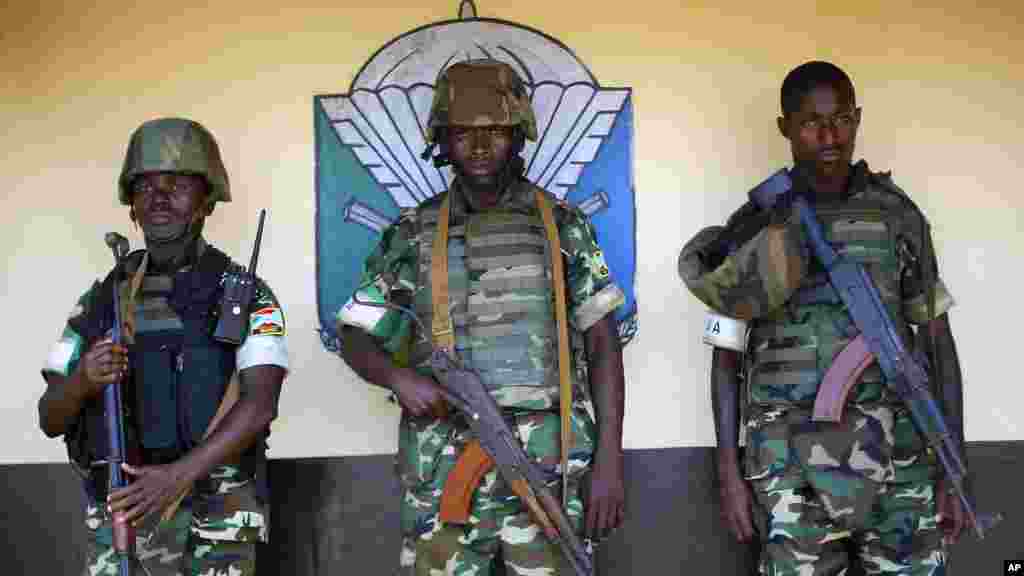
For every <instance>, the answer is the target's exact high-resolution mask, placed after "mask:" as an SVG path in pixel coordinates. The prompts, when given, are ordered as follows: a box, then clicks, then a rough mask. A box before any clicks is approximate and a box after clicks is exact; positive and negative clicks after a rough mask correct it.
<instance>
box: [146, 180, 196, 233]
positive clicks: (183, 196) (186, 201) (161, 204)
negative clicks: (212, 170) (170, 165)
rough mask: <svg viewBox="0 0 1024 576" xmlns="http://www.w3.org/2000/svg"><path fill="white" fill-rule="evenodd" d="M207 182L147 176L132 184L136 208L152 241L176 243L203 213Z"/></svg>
mask: <svg viewBox="0 0 1024 576" xmlns="http://www.w3.org/2000/svg"><path fill="white" fill-rule="evenodd" d="M205 201H206V181H205V180H204V179H203V178H202V177H201V176H196V175H192V174H175V173H169V172H147V173H145V174H140V175H139V176H138V177H137V178H136V179H135V180H134V181H133V182H132V208H133V209H134V211H135V218H136V220H137V221H138V223H139V225H140V226H142V230H143V232H145V235H146V238H147V239H149V240H156V241H160V240H173V239H175V238H177V237H179V236H180V235H181V234H182V233H183V232H184V231H185V230H186V229H187V228H188V225H189V224H190V223H191V222H192V221H193V219H196V218H201V217H203V216H205V213H202V212H201V211H202V210H203V207H204V206H205Z"/></svg>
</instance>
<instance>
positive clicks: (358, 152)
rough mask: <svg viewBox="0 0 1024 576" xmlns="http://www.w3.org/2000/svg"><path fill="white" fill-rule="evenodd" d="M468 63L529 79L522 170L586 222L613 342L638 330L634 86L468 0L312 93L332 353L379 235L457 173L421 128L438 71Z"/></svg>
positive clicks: (320, 267) (323, 296) (323, 305)
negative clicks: (601, 273) (614, 302)
mask: <svg viewBox="0 0 1024 576" xmlns="http://www.w3.org/2000/svg"><path fill="white" fill-rule="evenodd" d="M473 58H494V59H498V60H502V61H504V62H507V63H509V64H510V65H512V66H513V67H514V68H515V69H516V71H517V72H519V74H520V76H521V77H522V78H523V80H524V82H525V83H526V84H527V90H528V91H529V92H530V98H531V102H532V104H533V107H534V111H535V114H536V116H537V123H538V134H539V137H538V140H537V142H527V144H526V147H525V149H524V151H523V157H524V159H525V161H526V177H527V178H529V179H530V180H531V181H532V182H534V183H535V184H537V185H538V186H541V187H543V188H545V189H547V190H548V191H549V192H551V193H552V194H554V195H555V196H557V197H558V198H560V199H563V200H565V201H567V202H568V203H570V204H573V205H576V206H578V207H579V208H580V209H581V210H582V211H583V212H585V213H586V214H587V215H588V216H589V217H590V220H591V222H593V224H594V227H595V228H596V230H597V236H598V242H599V243H600V244H601V249H602V250H603V251H604V253H605V257H606V258H607V260H608V266H609V268H610V271H611V275H612V277H613V278H614V279H615V281H616V283H617V284H619V286H621V287H622V289H623V291H624V292H625V294H626V305H625V306H623V307H622V308H620V309H619V311H618V313H617V319H618V321H619V334H620V337H621V339H622V341H623V343H624V344H625V343H628V342H629V341H630V340H631V339H632V338H633V336H634V335H635V334H636V331H637V304H636V293H635V286H634V278H635V273H636V202H635V190H634V185H633V101H632V90H631V89H630V88H609V87H606V86H602V85H601V84H600V83H599V82H598V81H597V79H596V78H595V77H594V75H593V74H592V73H591V72H590V70H589V69H588V68H587V67H586V65H584V64H583V63H582V62H581V61H580V60H579V58H577V57H576V55H575V54H574V53H573V52H572V50H570V49H569V48H568V47H567V46H565V45H564V44H562V43H561V42H559V41H558V40H556V39H554V38H552V37H550V36H548V35H546V34H544V33H543V32H541V31H539V30H536V29H533V28H530V27H528V26H526V25H523V24H519V23H515V22H509V21H505V20H498V19H493V18H481V17H478V16H477V12H476V6H475V5H474V4H473V2H471V1H469V0H464V1H463V2H462V3H461V4H460V5H459V7H458V18H457V19H453V20H444V21H440V22H434V23H432V24H428V25H426V26H423V27H420V28H417V29H414V30H411V31H409V32H406V33H404V34H402V35H401V36H399V37H397V38H395V39H394V40H392V41H390V42H388V43H387V44H385V45H384V46H383V47H382V48H380V49H379V50H378V51H377V52H376V53H375V54H374V55H373V56H371V57H370V59H369V60H368V61H367V62H366V63H365V64H364V65H363V67H362V69H361V70H360V71H359V72H358V73H357V74H356V76H355V78H354V79H353V80H352V84H351V86H350V87H349V90H348V92H346V93H344V94H336V95H333V94H332V95H320V96H315V97H314V98H313V115H314V124H315V150H316V167H315V170H316V174H315V182H316V197H317V214H316V235H317V237H316V250H317V251H316V259H317V309H318V314H319V320H320V325H321V329H320V334H321V339H322V340H323V343H324V346H325V347H326V348H327V349H328V350H330V351H335V352H336V351H337V350H338V349H339V340H338V335H337V334H336V332H335V327H334V315H335V314H336V313H337V311H338V309H339V308H340V307H341V306H342V305H343V304H344V303H345V302H346V301H347V300H348V298H349V297H350V296H351V295H352V293H353V292H354V291H355V289H356V286H357V284H358V282H359V277H360V274H361V272H362V268H363V263H364V261H365V259H366V257H367V256H368V255H369V254H370V252H371V251H372V250H373V248H374V247H375V246H376V244H377V242H378V241H379V239H380V233H381V231H382V230H383V229H384V228H386V227H387V226H388V225H389V224H390V223H391V222H393V221H394V220H396V219H397V218H398V215H399V211H400V210H401V209H403V208H412V207H415V206H417V205H418V204H420V203H421V202H423V201H425V200H427V199H428V198H431V197H433V196H435V195H437V194H440V193H441V192H444V191H445V190H446V189H447V187H448V183H449V182H450V181H451V179H452V174H451V171H450V170H451V169H450V167H447V166H446V167H444V168H440V169H439V168H435V167H434V165H433V163H432V162H431V161H430V160H429V159H428V160H424V159H422V158H421V153H422V152H423V150H424V149H425V148H426V142H425V139H424V129H425V128H426V124H427V114H428V112H429V109H430V104H431V101H432V99H433V90H434V86H433V83H434V82H435V80H436V79H437V76H438V74H439V73H440V72H441V70H443V69H445V68H447V67H448V66H450V65H451V64H452V63H454V62H457V61H460V60H466V59H473Z"/></svg>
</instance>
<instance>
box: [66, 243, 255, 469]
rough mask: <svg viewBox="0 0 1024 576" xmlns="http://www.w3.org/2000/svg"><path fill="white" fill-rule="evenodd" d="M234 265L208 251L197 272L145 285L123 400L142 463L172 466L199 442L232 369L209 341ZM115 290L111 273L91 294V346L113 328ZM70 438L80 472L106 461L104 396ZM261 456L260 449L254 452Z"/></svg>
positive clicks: (134, 261)
mask: <svg viewBox="0 0 1024 576" xmlns="http://www.w3.org/2000/svg"><path fill="white" fill-rule="evenodd" d="M140 256H141V254H140V253H135V254H133V255H131V256H129V264H128V265H127V266H126V269H127V272H128V273H127V274H126V276H127V279H126V280H124V281H123V282H122V289H121V294H122V301H124V302H127V301H128V299H127V298H125V297H126V296H127V295H128V294H129V292H130V283H131V278H132V275H133V274H134V271H135V268H137V266H138V265H139V261H140V260H141V258H140ZM229 264H230V260H229V259H228V257H227V256H225V255H224V254H223V253H222V252H220V251H219V250H217V249H216V248H213V247H211V246H207V247H206V248H205V250H204V251H203V253H202V256H201V257H200V259H199V262H198V265H197V266H193V267H191V268H189V269H186V270H183V271H179V272H177V273H175V274H174V275H173V276H155V275H154V276H145V277H143V279H142V283H141V286H140V289H139V292H138V295H137V296H136V308H135V313H134V325H133V326H132V328H131V329H130V330H128V331H129V332H134V343H131V344H129V345H128V357H129V364H130V378H131V381H130V382H125V384H124V388H123V397H124V402H125V411H126V418H125V422H126V428H127V430H126V436H127V438H126V441H128V442H129V443H130V444H134V445H135V447H136V448H141V451H140V452H141V459H142V462H143V463H146V464H156V463H165V462H169V461H173V460H175V459H177V458H179V457H180V456H181V455H182V454H184V453H185V452H187V451H188V450H190V449H192V448H193V447H194V446H195V445H196V444H198V443H199V442H200V441H201V440H202V438H203V435H204V433H205V432H206V427H207V426H208V425H209V423H210V420H211V419H212V418H213V415H214V414H215V413H216V410H217V407H218V406H219V405H220V402H221V398H222V397H223V395H224V391H225V390H226V389H227V385H228V382H229V380H230V378H231V375H232V374H233V373H234V371H235V351H236V347H234V346H231V345H227V344H223V343H221V342H217V341H216V340H214V339H213V338H212V336H211V335H212V333H213V330H214V325H215V321H216V318H215V316H214V312H215V310H216V306H217V303H218V301H219V298H220V294H221V285H220V282H221V277H222V275H223V273H224V271H225V269H226V268H227V266H228V265H229ZM112 285H113V274H111V275H108V277H107V279H106V280H104V282H103V283H102V284H101V285H100V288H99V289H98V290H97V291H96V292H95V293H94V297H95V298H96V301H95V302H94V307H93V308H92V310H93V311H95V313H93V314H90V316H91V318H90V322H89V325H90V328H89V330H88V332H90V334H88V335H87V338H86V341H87V342H90V343H91V342H93V341H94V340H95V339H96V338H99V337H101V336H102V335H103V334H105V333H106V331H107V329H109V327H110V326H111V325H112V324H113V304H112V296H111V288H112ZM71 436H72V437H73V438H69V450H71V457H72V460H73V461H75V462H76V463H77V464H78V465H79V466H81V467H83V468H85V469H89V467H90V466H91V465H92V464H93V463H95V462H97V461H100V460H103V459H104V458H105V457H106V452H107V448H106V440H105V439H106V429H105V423H104V419H103V398H102V397H99V398H94V399H92V400H91V401H90V402H88V403H87V404H86V405H85V407H84V408H83V410H82V414H81V417H80V420H79V422H78V424H77V425H76V426H75V434H73V435H71ZM262 450H263V445H262V444H261V443H260V444H257V445H256V446H254V447H253V448H252V449H251V450H250V452H254V451H258V452H260V453H261V452H262ZM251 456H252V455H251V454H247V455H246V457H247V458H248V457H251ZM93 470H98V469H96V468H94V469H93ZM95 488H97V489H102V487H101V486H95Z"/></svg>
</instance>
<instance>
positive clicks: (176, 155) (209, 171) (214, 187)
mask: <svg viewBox="0 0 1024 576" xmlns="http://www.w3.org/2000/svg"><path fill="white" fill-rule="evenodd" d="M145 172H177V173H182V174H195V175H198V176H202V177H203V178H205V179H206V183H207V185H208V186H209V196H208V197H207V201H208V202H209V203H211V204H212V203H215V202H230V201H231V187H230V186H229V184H228V173H227V171H226V170H224V163H223V162H221V158H220V149H219V148H218V147H217V141H216V140H215V139H214V138H213V134H210V131H209V130H207V129H206V128H204V127H203V126H202V125H201V124H199V123H198V122H194V121H192V120H187V119H185V118H160V119H157V120H150V121H149V122H146V123H144V124H143V125H142V126H139V127H138V128H137V129H136V130H135V132H134V133H133V134H132V137H131V140H130V141H129V142H128V151H127V152H126V153H125V156H124V167H123V168H122V169H121V177H120V178H118V183H117V184H118V199H119V200H120V201H121V204H126V205H127V204H131V201H132V200H131V197H132V194H131V184H132V180H134V179H135V177H136V176H138V175H139V174H143V173H145Z"/></svg>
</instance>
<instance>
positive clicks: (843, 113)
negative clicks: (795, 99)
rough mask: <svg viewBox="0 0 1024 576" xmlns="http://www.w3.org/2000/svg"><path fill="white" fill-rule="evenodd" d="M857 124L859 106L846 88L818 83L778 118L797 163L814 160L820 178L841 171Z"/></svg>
mask: <svg viewBox="0 0 1024 576" xmlns="http://www.w3.org/2000/svg"><path fill="white" fill-rule="evenodd" d="M858 126H860V108H857V105H856V102H854V97H853V94H852V93H851V91H850V89H849V88H848V87H843V88H839V89H837V88H836V87H834V86H824V85H823V86H818V87H816V88H814V89H813V90H811V91H810V92H809V93H807V94H805V95H804V98H803V101H802V103H801V106H800V110H798V111H796V112H793V113H791V114H787V115H785V116H783V117H782V118H780V119H779V129H780V130H781V131H782V134H783V136H785V137H786V138H787V139H789V142H790V147H791V148H792V150H793V160H794V161H796V162H809V163H813V165H814V167H815V172H816V174H817V175H818V176H819V177H826V178H827V177H830V176H834V175H837V174H843V173H845V172H846V171H847V170H849V166H850V160H851V159H852V158H853V150H854V147H855V145H856V140H857V128H858Z"/></svg>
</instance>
